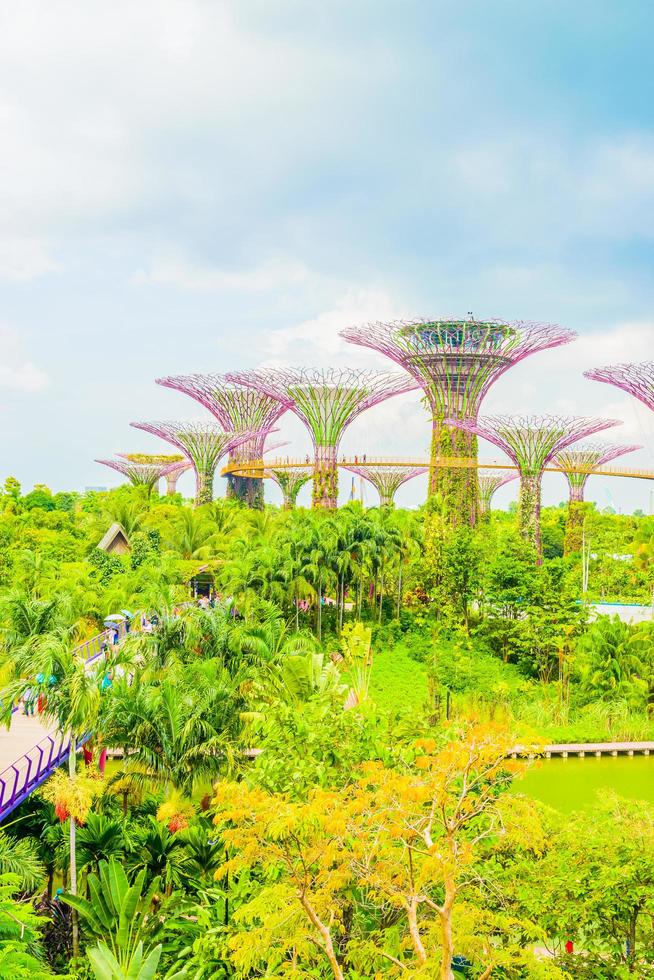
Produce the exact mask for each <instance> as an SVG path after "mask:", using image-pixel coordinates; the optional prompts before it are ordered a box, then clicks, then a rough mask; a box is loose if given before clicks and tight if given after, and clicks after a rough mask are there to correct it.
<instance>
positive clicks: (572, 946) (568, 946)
mask: <svg viewBox="0 0 654 980" xmlns="http://www.w3.org/2000/svg"><path fill="white" fill-rule="evenodd" d="M565 951H566V953H567V954H568V956H571V955H572V954H573V953H574V951H575V944H574V943H573V941H572V940H571V939H568V941H567V942H566V944H565Z"/></svg>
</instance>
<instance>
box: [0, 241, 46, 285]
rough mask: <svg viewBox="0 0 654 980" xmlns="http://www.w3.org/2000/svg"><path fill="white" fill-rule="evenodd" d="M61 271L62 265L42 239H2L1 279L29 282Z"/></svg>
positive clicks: (0, 257) (0, 249) (0, 246)
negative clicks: (49, 273)
mask: <svg viewBox="0 0 654 980" xmlns="http://www.w3.org/2000/svg"><path fill="white" fill-rule="evenodd" d="M60 269H61V265H60V264H59V263H58V262H57V261H56V260H55V259H54V258H53V257H52V255H51V254H50V251H49V249H48V246H47V244H46V243H45V242H44V241H42V240H41V239H38V238H13V237H10V236H8V237H4V238H0V279H5V280H9V281H12V282H27V281H28V280H30V279H37V278H38V277H39V276H43V275H46V274H47V273H48V272H59V271H60Z"/></svg>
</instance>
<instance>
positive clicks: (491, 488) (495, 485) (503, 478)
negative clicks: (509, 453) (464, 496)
mask: <svg viewBox="0 0 654 980" xmlns="http://www.w3.org/2000/svg"><path fill="white" fill-rule="evenodd" d="M517 478H518V474H517V473H498V472H497V470H488V471H487V472H484V471H483V470H478V471H477V482H478V484H479V516H480V517H482V518H488V517H489V516H490V509H491V501H492V499H493V496H494V494H495V491H496V490H499V489H500V487H503V486H504V485H505V484H506V483H510V482H511V480H517Z"/></svg>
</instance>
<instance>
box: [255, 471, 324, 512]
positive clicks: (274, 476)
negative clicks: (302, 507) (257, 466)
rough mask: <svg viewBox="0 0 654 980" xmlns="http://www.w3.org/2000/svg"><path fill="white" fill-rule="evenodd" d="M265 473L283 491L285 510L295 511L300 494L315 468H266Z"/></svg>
mask: <svg viewBox="0 0 654 980" xmlns="http://www.w3.org/2000/svg"><path fill="white" fill-rule="evenodd" d="M265 473H266V476H268V477H270V479H271V480H273V481H274V482H275V483H276V484H277V486H278V487H279V489H280V490H281V491H282V496H283V498H284V510H293V509H294V508H295V505H296V503H297V495H298V493H299V492H300V490H301V489H302V487H303V486H304V485H305V483H308V482H309V480H310V479H311V477H312V476H313V466H296V467H294V468H293V469H281V468H277V467H275V466H273V467H266V470H265Z"/></svg>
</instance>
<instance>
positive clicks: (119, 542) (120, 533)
mask: <svg viewBox="0 0 654 980" xmlns="http://www.w3.org/2000/svg"><path fill="white" fill-rule="evenodd" d="M98 548H99V549H100V550H101V551H106V552H107V554H108V555H125V554H127V552H129V551H131V545H130V543H129V538H128V537H127V534H126V533H125V530H124V528H123V527H121V525H120V524H118V523H114V524H112V525H111V527H110V528H109V530H108V531H107V533H106V534H105V535H103V537H102V538H101V540H100V541H98Z"/></svg>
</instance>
